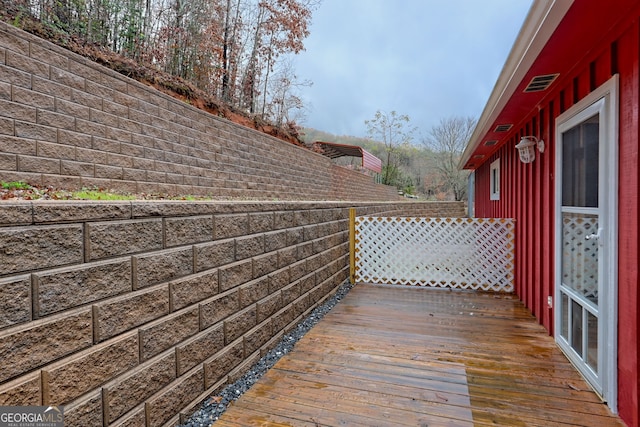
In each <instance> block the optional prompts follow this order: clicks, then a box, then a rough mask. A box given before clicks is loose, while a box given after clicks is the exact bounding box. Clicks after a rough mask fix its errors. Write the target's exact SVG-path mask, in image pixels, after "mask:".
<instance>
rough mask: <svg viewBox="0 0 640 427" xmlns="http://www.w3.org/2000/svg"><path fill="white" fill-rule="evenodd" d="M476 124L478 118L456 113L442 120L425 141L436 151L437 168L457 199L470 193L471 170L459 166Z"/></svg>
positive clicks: (435, 163)
mask: <svg viewBox="0 0 640 427" xmlns="http://www.w3.org/2000/svg"><path fill="white" fill-rule="evenodd" d="M475 125H476V119H475V118H473V117H458V116H454V117H450V118H447V119H441V120H440V123H439V124H438V125H436V126H433V127H432V128H431V130H430V131H429V135H428V136H427V137H426V138H425V139H423V141H422V143H423V144H424V145H425V146H426V147H427V148H430V149H431V150H433V152H434V155H435V157H434V168H435V169H436V171H437V172H438V175H439V176H440V181H441V182H442V183H443V186H444V188H445V189H446V190H447V191H448V192H450V193H451V194H452V195H453V197H454V199H455V200H456V201H460V200H463V199H464V198H465V197H466V195H467V177H468V176H469V173H468V172H467V171H463V170H460V169H458V162H459V161H460V156H461V155H462V152H463V151H464V147H465V146H466V145H467V142H468V141H469V138H471V134H472V133H473V129H474V128H475Z"/></svg>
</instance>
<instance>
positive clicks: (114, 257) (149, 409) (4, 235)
mask: <svg viewBox="0 0 640 427" xmlns="http://www.w3.org/2000/svg"><path fill="white" fill-rule="evenodd" d="M350 207H356V208H357V212H358V214H363V215H364V214H386V215H411V216H418V215H422V216H439V217H444V216H446V217H451V216H464V206H463V204H462V203H456V202H442V203H418V202H406V203H364V202H362V203H359V204H358V203H356V204H353V203H347V202H271V203H258V202H236V203H228V202H108V203H107V202H105V203H96V202H20V203H7V202H3V203H0V405H12V406H13V405H17V406H21V405H64V406H65V425H66V426H67V427H72V426H79V427H90V426H125V425H126V426H145V427H156V426H163V425H175V424H177V423H179V422H180V420H181V417H184V416H186V415H188V414H190V413H191V412H192V410H193V409H194V408H196V407H197V406H198V404H199V403H200V402H201V401H202V400H203V399H204V398H206V397H207V396H209V395H210V394H212V393H213V392H215V391H216V390H218V389H220V388H221V387H223V386H224V385H225V384H227V383H228V382H233V381H235V379H237V378H239V377H240V376H241V375H242V373H243V372H244V371H245V370H246V369H248V368H249V367H250V366H251V365H252V364H254V363H255V362H256V361H257V360H258V359H259V358H260V357H261V355H263V354H264V353H265V352H266V351H268V349H269V348H271V347H272V346H273V345H275V343H276V342H277V341H278V340H279V339H280V338H281V337H282V335H283V334H284V333H285V332H286V331H288V330H289V329H291V328H293V327H294V326H295V325H296V323H297V322H298V321H299V320H301V319H302V318H303V317H304V316H306V315H307V314H308V313H309V312H310V311H311V310H312V309H313V308H315V307H316V306H317V305H319V304H320V303H321V302H322V301H323V300H324V299H325V298H326V297H327V296H329V295H331V294H332V293H333V292H334V291H335V290H336V287H337V286H338V285H339V284H341V283H343V282H344V281H345V280H346V279H347V277H348V211H349V208H350Z"/></svg>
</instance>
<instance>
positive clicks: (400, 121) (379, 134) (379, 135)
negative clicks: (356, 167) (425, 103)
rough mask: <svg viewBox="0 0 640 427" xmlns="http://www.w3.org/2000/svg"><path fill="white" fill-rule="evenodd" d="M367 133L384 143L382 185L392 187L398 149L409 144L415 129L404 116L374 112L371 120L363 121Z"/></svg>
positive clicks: (406, 116)
mask: <svg viewBox="0 0 640 427" xmlns="http://www.w3.org/2000/svg"><path fill="white" fill-rule="evenodd" d="M364 124H365V125H366V126H367V131H368V132H367V133H368V135H369V137H371V138H372V139H374V140H377V141H380V142H382V143H384V146H385V154H386V164H385V167H384V171H383V175H382V183H383V184H386V185H394V184H395V182H394V177H397V174H398V156H397V150H398V147H399V146H401V145H403V144H406V145H408V144H410V143H411V141H412V140H413V133H414V132H415V130H416V128H415V127H412V126H411V119H409V116H408V115H406V114H398V113H397V112H395V111H391V112H390V113H384V112H382V111H380V110H378V111H376V114H375V116H374V117H373V119H371V120H365V121H364Z"/></svg>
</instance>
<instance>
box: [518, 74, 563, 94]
mask: <svg viewBox="0 0 640 427" xmlns="http://www.w3.org/2000/svg"><path fill="white" fill-rule="evenodd" d="M559 75H560V74H557V73H556V74H545V75H544V76H535V77H534V78H532V79H531V81H530V82H529V84H528V85H527V87H526V88H525V89H524V92H525V93H527V92H542V91H543V90H547V88H548V87H549V86H551V83H553V81H554V80H555V79H556V78H557V77H558V76H559Z"/></svg>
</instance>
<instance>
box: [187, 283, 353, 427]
mask: <svg viewBox="0 0 640 427" xmlns="http://www.w3.org/2000/svg"><path fill="white" fill-rule="evenodd" d="M352 287H353V285H352V284H351V283H349V282H348V281H347V282H345V283H343V284H342V285H340V287H339V288H338V291H337V292H336V293H335V294H334V295H332V296H331V297H330V298H329V299H327V300H326V301H325V302H324V304H322V305H321V306H319V307H317V308H316V309H315V310H313V311H312V312H311V314H310V315H309V316H308V317H307V318H306V319H304V320H303V321H302V322H300V323H298V325H296V327H295V328H294V329H293V330H291V331H290V332H289V333H288V334H285V335H284V336H283V337H282V339H281V340H280V342H279V343H278V344H277V345H276V346H275V347H274V348H273V349H271V350H269V352H268V353H267V354H266V355H264V356H263V357H262V358H261V359H260V360H259V361H258V362H257V363H256V364H255V365H253V366H252V367H251V368H250V369H249V371H248V372H246V373H245V374H244V375H243V376H242V377H241V378H240V379H238V380H237V381H236V382H235V383H233V384H229V385H228V386H226V387H225V388H224V389H223V390H222V391H221V392H220V394H218V395H216V396H211V397H210V398H208V399H207V400H206V401H204V402H203V403H202V406H201V408H200V409H199V410H197V411H196V412H195V413H194V414H193V415H191V417H189V419H188V420H187V422H185V423H184V424H182V425H181V426H180V427H209V426H210V425H211V424H212V423H214V422H215V421H217V420H218V418H219V417H220V415H222V414H223V413H224V411H226V410H227V406H228V405H229V403H231V402H233V401H234V400H237V399H238V398H239V397H240V396H242V394H243V393H244V392H246V391H248V390H249V389H250V388H251V386H252V385H253V384H255V383H256V382H257V381H258V380H259V379H260V377H262V376H263V375H264V374H265V373H266V372H267V371H268V370H269V369H270V368H271V367H272V366H273V365H275V364H276V362H277V361H278V360H280V358H281V357H282V356H284V355H285V354H287V353H289V352H290V351H291V350H292V349H293V346H294V345H295V344H296V343H297V342H298V341H299V340H300V339H301V338H302V337H303V336H304V335H305V334H306V333H307V332H309V330H311V328H313V327H314V326H315V325H316V324H317V323H318V322H319V321H320V320H321V319H322V318H323V317H324V315H325V314H327V313H328V312H329V311H330V310H331V309H332V308H333V307H335V306H336V304H337V303H338V302H340V300H342V299H343V298H344V296H345V295H346V294H347V293H348V292H349V291H350V290H351V288H352Z"/></svg>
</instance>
